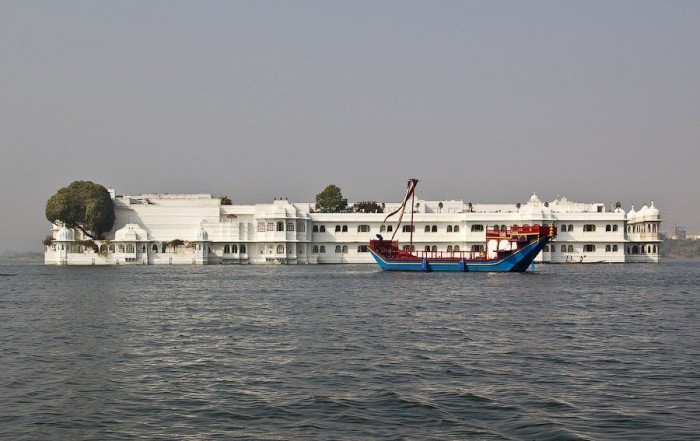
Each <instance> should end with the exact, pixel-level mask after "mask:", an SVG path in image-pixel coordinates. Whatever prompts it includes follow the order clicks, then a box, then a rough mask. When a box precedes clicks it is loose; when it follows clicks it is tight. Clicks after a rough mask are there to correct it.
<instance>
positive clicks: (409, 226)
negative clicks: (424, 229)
mask: <svg viewBox="0 0 700 441" xmlns="http://www.w3.org/2000/svg"><path fill="white" fill-rule="evenodd" d="M411 227H413V228H411ZM401 231H403V232H404V233H410V232H411V231H416V226H415V225H404V226H403V229H402V230H401Z"/></svg>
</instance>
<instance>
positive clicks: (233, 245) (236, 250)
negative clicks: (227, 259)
mask: <svg viewBox="0 0 700 441" xmlns="http://www.w3.org/2000/svg"><path fill="white" fill-rule="evenodd" d="M231 252H232V253H233V254H238V245H236V244H235V243H234V244H231Z"/></svg>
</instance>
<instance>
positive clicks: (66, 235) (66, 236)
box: [56, 227, 75, 241]
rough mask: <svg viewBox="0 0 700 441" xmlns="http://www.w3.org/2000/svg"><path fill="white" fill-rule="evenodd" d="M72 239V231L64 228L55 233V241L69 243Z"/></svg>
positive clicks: (73, 234)
mask: <svg viewBox="0 0 700 441" xmlns="http://www.w3.org/2000/svg"><path fill="white" fill-rule="evenodd" d="M74 237H75V233H73V230H71V229H69V228H66V227H61V228H60V229H59V230H58V231H57V232H56V240H60V241H70V240H73V238H74Z"/></svg>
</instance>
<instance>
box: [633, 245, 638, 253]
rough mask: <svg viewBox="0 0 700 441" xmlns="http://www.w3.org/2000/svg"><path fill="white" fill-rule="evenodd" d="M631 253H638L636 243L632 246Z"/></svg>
mask: <svg viewBox="0 0 700 441" xmlns="http://www.w3.org/2000/svg"><path fill="white" fill-rule="evenodd" d="M632 254H639V247H638V246H637V245H633V246H632Z"/></svg>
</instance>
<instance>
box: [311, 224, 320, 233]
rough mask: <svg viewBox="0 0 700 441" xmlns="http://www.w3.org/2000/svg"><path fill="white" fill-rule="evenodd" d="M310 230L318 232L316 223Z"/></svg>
mask: <svg viewBox="0 0 700 441" xmlns="http://www.w3.org/2000/svg"><path fill="white" fill-rule="evenodd" d="M311 232H312V233H318V225H314V226H313V227H312V228H311Z"/></svg>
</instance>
